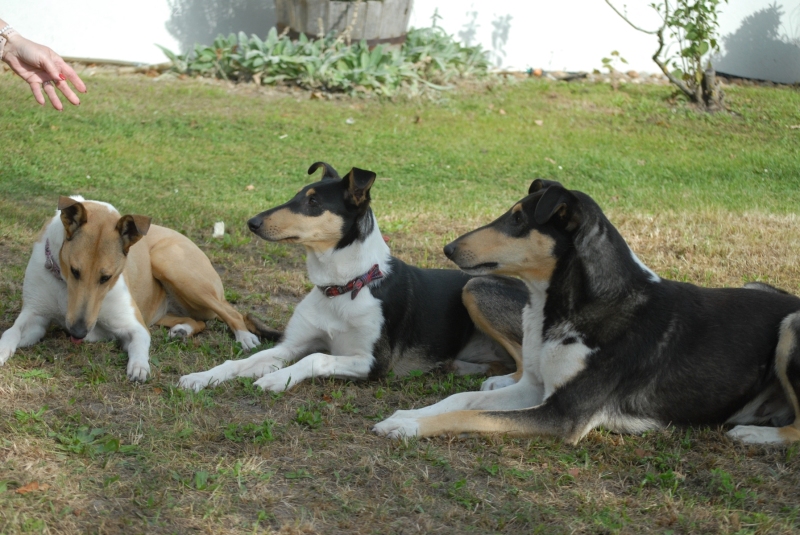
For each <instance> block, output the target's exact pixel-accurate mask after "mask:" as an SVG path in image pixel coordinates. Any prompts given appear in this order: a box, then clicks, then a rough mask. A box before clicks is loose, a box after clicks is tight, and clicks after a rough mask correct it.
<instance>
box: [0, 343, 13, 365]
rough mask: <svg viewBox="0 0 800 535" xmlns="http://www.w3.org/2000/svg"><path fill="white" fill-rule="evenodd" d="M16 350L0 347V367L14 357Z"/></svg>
mask: <svg viewBox="0 0 800 535" xmlns="http://www.w3.org/2000/svg"><path fill="white" fill-rule="evenodd" d="M16 349H17V348H15V347H10V346H5V345H0V366H2V365H3V364H5V363H6V361H7V360H8V359H10V358H11V357H12V356H13V355H14V352H15V351H16Z"/></svg>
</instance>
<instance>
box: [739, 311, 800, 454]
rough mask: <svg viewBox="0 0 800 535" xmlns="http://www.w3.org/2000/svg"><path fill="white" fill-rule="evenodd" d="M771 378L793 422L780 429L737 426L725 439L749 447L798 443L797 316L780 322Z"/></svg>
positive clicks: (799, 366) (799, 319) (799, 340)
mask: <svg viewBox="0 0 800 535" xmlns="http://www.w3.org/2000/svg"><path fill="white" fill-rule="evenodd" d="M775 374H776V375H777V377H778V380H779V381H780V383H781V387H782V388H783V392H784V395H785V396H786V400H787V402H788V403H789V405H790V406H791V407H792V409H793V410H794V422H792V423H791V424H789V425H786V426H784V427H766V426H757V425H737V426H736V427H734V428H733V429H731V430H730V431H728V435H729V436H731V437H733V438H738V439H739V440H741V441H743V442H747V443H750V444H788V443H791V442H795V441H798V440H800V312H795V313H794V314H791V315H789V316H787V317H786V318H785V319H784V320H783V321H782V322H781V329H780V335H779V337H778V345H777V348H776V349H775Z"/></svg>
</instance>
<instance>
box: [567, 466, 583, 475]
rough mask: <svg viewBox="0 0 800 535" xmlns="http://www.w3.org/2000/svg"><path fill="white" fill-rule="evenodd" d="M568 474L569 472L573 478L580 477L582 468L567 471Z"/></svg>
mask: <svg viewBox="0 0 800 535" xmlns="http://www.w3.org/2000/svg"><path fill="white" fill-rule="evenodd" d="M567 472H568V473H569V475H571V476H572V477H578V474H580V473H581V471H580V468H570V469H569V470H567Z"/></svg>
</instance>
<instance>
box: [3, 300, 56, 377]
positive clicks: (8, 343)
mask: <svg viewBox="0 0 800 535" xmlns="http://www.w3.org/2000/svg"><path fill="white" fill-rule="evenodd" d="M49 324H50V319H49V318H46V317H44V316H39V315H38V314H36V313H35V312H33V311H32V310H30V309H25V308H24V307H23V309H22V312H20V315H19V316H18V317H17V319H16V321H15V322H14V325H12V326H11V328H10V329H8V330H7V331H6V332H4V333H3V336H2V338H0V366H1V365H3V364H5V363H6V361H7V360H8V359H9V358H11V356H12V355H13V354H14V352H15V351H16V350H17V348H18V347H25V346H29V345H31V344H35V343H36V342H38V341H39V340H41V339H42V336H44V333H45V331H46V330H47V326H48V325H49Z"/></svg>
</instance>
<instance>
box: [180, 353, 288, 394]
mask: <svg viewBox="0 0 800 535" xmlns="http://www.w3.org/2000/svg"><path fill="white" fill-rule="evenodd" d="M295 358H297V352H296V349H293V348H292V347H291V346H288V345H287V344H285V343H282V344H279V345H277V346H275V347H272V348H270V349H265V350H264V351H259V352H258V353H256V354H254V355H251V356H249V357H247V358H246V359H240V360H226V361H225V362H223V363H222V364H220V365H219V366H215V367H213V368H211V369H210V370H208V371H204V372H196V373H190V374H188V375H184V376H183V377H181V378H180V381H179V382H178V384H179V385H180V387H181V388H185V389H187V390H194V391H195V392H199V391H200V390H202V389H203V388H205V387H207V386H214V385H216V384H218V383H221V382H223V381H228V380H230V379H233V378H234V377H261V376H263V375H264V374H268V373H270V372H272V371H274V370H278V369H280V368H282V367H283V366H284V365H285V364H286V363H287V362H292V361H293V360H294V359H295Z"/></svg>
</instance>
